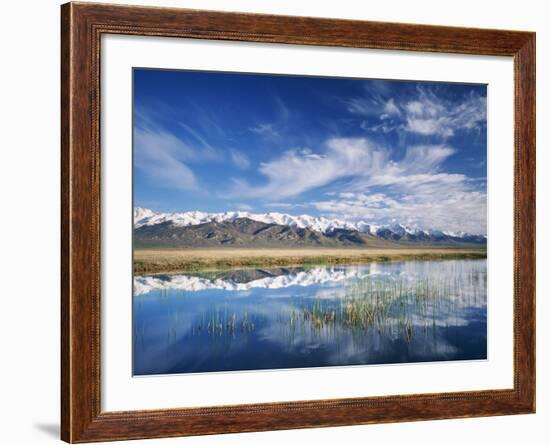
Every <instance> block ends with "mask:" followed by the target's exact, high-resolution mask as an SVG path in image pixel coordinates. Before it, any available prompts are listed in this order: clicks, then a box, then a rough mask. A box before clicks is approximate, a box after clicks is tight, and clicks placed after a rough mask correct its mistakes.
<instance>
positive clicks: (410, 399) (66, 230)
mask: <svg viewBox="0 0 550 445" xmlns="http://www.w3.org/2000/svg"><path fill="white" fill-rule="evenodd" d="M61 34H62V43H61V68H62V69H61V110H62V111H61V113H62V114H61V148H62V158H61V171H62V177H61V203H62V208H61V221H62V225H61V233H62V244H61V270H62V272H61V314H62V317H61V332H62V340H61V369H62V374H61V437H62V439H63V440H65V441H67V442H71V443H75V442H94V441H106V440H123V439H139V438H154V437H175V436H186V435H201V434H217V433H232V432H245V431H265V430H281V429H289V428H308V427H323V426H339V425H356V424H369V423H382V422H403V421H413V420H428V419H442V418H460V417H476V416H496V415H509V414H520V413H533V412H534V411H535V34H534V33H530V32H518V31H501V30H485V29H467V28H453V27H439V26H425V25H410V24H394V23H392V24H390V23H380V22H362V21H349V20H332V19H324V18H323V19H321V18H305V17H286V16H272V15H256V14H243V13H225V12H212V11H197V10H186V9H172V8H148V7H134V6H117V5H107V4H92V3H67V4H65V5H63V6H62V7H61ZM103 34H127V35H138V36H140V35H141V36H166V37H177V38H193V39H218V40H237V41H248V42H276V43H286V44H300V45H322V46H339V47H354V48H378V49H391V50H408V51H428V52H446V53H461V54H477V55H497V56H512V57H513V58H514V70H515V128H514V134H515V172H514V175H515V177H514V178H515V179H514V181H515V191H514V193H515V197H514V202H515V214H514V230H515V234H514V246H515V247H514V252H513V255H514V387H513V389H509V390H485V391H474V392H455V393H437V394H417V395H402V396H384V397H368V398H349V399H334V400H314V401H300V402H288V403H265V404H253V405H250V404H249V405H237V406H223V407H222V406H219V407H216V406H213V407H209V408H188V409H167V410H151V411H129V412H102V410H101V404H100V360H101V348H100V337H101V330H100V306H101V295H100V288H101V286H100V282H101V277H100V230H101V227H100V199H101V195H100V183H101V177H100V162H101V160H100V120H99V116H100V113H101V106H100V55H101V45H100V38H101V36H102V35H103ZM510 254H511V255H512V252H510Z"/></svg>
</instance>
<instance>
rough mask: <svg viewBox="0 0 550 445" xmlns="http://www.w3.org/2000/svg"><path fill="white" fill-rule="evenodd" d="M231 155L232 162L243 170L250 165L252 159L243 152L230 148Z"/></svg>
mask: <svg viewBox="0 0 550 445" xmlns="http://www.w3.org/2000/svg"><path fill="white" fill-rule="evenodd" d="M229 155H230V157H231V162H233V164H235V166H237V167H238V168H240V169H241V170H246V169H247V168H248V167H250V160H249V159H248V157H247V156H246V155H245V154H244V153H243V152H241V151H238V150H233V149H231V150H229Z"/></svg>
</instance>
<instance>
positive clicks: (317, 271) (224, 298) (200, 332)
mask: <svg viewBox="0 0 550 445" xmlns="http://www.w3.org/2000/svg"><path fill="white" fill-rule="evenodd" d="M486 288H487V265H486V260H448V261H411V262H402V263H379V264H374V263H371V264H365V265H353V266H332V267H331V266H328V267H325V266H323V267H311V268H278V269H246V270H227V271H221V272H220V271H218V272H208V273H206V272H203V273H196V274H185V275H153V276H136V277H135V278H134V355H133V356H134V374H135V375H151V374H170V373H188V372H209V371H235V370H249V369H279V368H302V367H318V366H335V365H360V364H375V363H376V364H385V363H410V362H425V361H444V360H472V359H485V358H486V353H487V352H486V351H487V341H486V338H487V335H486V334H487V332H486V331H487V321H486V318H487V292H486Z"/></svg>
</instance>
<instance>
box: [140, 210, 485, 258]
mask: <svg viewBox="0 0 550 445" xmlns="http://www.w3.org/2000/svg"><path fill="white" fill-rule="evenodd" d="M137 210H141V209H137ZM166 215H168V217H167V216H166ZM172 215H174V214H157V213H154V212H152V211H148V212H141V213H139V212H138V213H137V215H136V216H137V218H136V221H137V222H136V223H135V225H134V243H135V245H136V247H220V246H230V247H263V248H268V247H269V248H273V247H361V248H367V247H368V248H391V247H393V248H395V247H400V246H408V245H419V244H420V245H442V246H457V247H462V246H465V245H476V246H479V245H484V244H486V238H485V237H483V236H478V235H466V236H462V237H457V236H452V235H446V234H443V233H442V232H441V233H438V234H435V235H434V234H433V232H432V233H428V232H426V231H421V230H416V231H412V230H407V229H406V228H404V227H403V226H399V227H394V228H393V229H391V228H389V227H383V228H381V229H378V230H376V232H375V233H372V231H371V230H370V228H369V229H368V230H364V231H360V230H357V229H356V228H353V227H354V226H353V225H350V224H348V223H345V222H344V223H345V225H344V227H336V226H335V225H334V224H333V225H332V226H331V227H330V229H329V228H326V229H325V231H321V230H314V229H313V228H311V227H316V228H317V227H318V226H316V225H314V224H310V226H309V227H308V226H305V224H304V219H302V220H301V224H300V225H302V227H300V225H299V224H298V223H297V222H296V221H295V220H294V221H293V220H288V219H286V220H285V222H287V224H280V223H274V222H264V221H258V220H256V219H251V218H249V217H246V216H243V215H242V214H237V215H232V214H228V213H226V214H206V213H200V214H199V215H197V212H193V213H192V214H191V215H190V217H189V218H187V219H186V220H183V221H182V218H181V216H180V215H181V214H180V215H178V216H176V217H175V218H174V217H173V216H172ZM228 215H229V216H228ZM278 215H281V214H278ZM183 216H188V215H183ZM197 216H201V217H202V218H197ZM283 216H290V215H283ZM193 218H194V219H193ZM201 220H202V221H204V222H199V221H201ZM306 221H307V220H306ZM327 221H332V222H333V221H334V220H327ZM195 222H198V223H195ZM313 222H315V221H313ZM325 222H326V221H325ZM348 227H349V228H348Z"/></svg>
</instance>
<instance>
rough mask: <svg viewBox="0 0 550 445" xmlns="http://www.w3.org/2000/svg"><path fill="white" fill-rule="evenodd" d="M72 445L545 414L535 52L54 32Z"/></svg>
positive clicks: (284, 24) (106, 25) (81, 20)
mask: <svg viewBox="0 0 550 445" xmlns="http://www.w3.org/2000/svg"><path fill="white" fill-rule="evenodd" d="M61 17H62V28H61V31H62V47H61V61H62V79H61V80H62V91H61V102H62V132H61V136H62V140H61V145H62V178H61V184H62V187H61V188H62V228H61V230H62V245H61V254H62V255H61V257H62V277H61V283H62V286H61V287H62V295H61V297H62V298H61V299H62V308H61V309H62V339H61V340H62V341H61V346H62V351H61V352H62V376H61V379H62V381H61V389H62V394H61V398H62V413H61V415H62V422H61V425H62V426H61V435H62V439H63V440H65V441H67V442H71V443H73V442H94V441H106V440H123V439H139V438H154V437H175V436H185V435H200V434H215V433H228V432H244V431H263V430H277V429H289V428H307V427H319V426H338V425H353V424H367V423H380V422H401V421H413V420H427V419H441V418H457V417H474V416H492V415H510V414H522V413H533V412H534V411H535V35H534V33H530V32H518V31H502V30H486V29H466V28H450V27H438V26H424V25H422V26H421V25H408V24H390V23H379V22H361V21H347V20H333V19H320V18H305V17H285V16H268V15H255V14H240V13H222V12H213V11H197V10H186V9H172V8H147V7H133V6H117V5H106V4H102V5H99V4H91V3H86V4H81V3H67V4H65V5H63V6H62V9H61Z"/></svg>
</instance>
